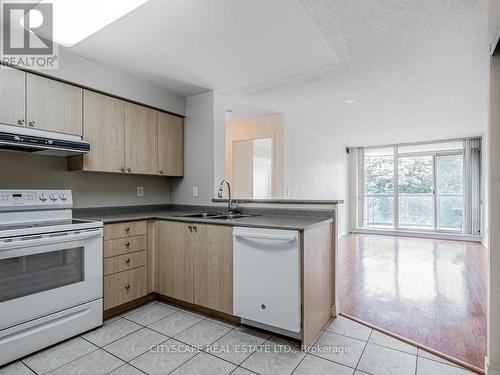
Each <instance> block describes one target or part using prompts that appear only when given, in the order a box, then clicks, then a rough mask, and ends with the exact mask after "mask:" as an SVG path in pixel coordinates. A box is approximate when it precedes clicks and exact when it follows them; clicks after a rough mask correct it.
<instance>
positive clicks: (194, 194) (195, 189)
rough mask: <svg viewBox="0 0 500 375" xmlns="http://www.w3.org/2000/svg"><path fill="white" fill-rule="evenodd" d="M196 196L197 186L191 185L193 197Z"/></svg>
mask: <svg viewBox="0 0 500 375" xmlns="http://www.w3.org/2000/svg"><path fill="white" fill-rule="evenodd" d="M197 196H198V186H193V197H197Z"/></svg>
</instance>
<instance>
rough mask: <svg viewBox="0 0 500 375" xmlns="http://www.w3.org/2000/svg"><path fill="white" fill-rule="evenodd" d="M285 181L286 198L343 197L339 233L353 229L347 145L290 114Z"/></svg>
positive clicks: (287, 128) (286, 145)
mask: <svg viewBox="0 0 500 375" xmlns="http://www.w3.org/2000/svg"><path fill="white" fill-rule="evenodd" d="M284 181H285V182H284V188H285V198H291V199H316V200H321V199H343V200H344V201H345V202H344V204H341V205H339V210H338V217H339V235H344V234H347V233H348V232H349V209H348V206H349V186H348V185H349V158H348V154H347V153H346V151H345V146H344V145H342V144H340V143H338V142H337V141H335V140H333V139H330V138H328V137H327V136H325V135H324V134H320V133H317V132H316V131H314V130H312V129H311V128H310V127H308V126H307V124H303V123H302V122H298V121H294V119H293V118H290V117H287V116H286V115H285V163H284ZM288 192H289V193H290V194H287V193H288Z"/></svg>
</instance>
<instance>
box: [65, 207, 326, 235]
mask: <svg viewBox="0 0 500 375" xmlns="http://www.w3.org/2000/svg"><path fill="white" fill-rule="evenodd" d="M100 211H101V212H96V211H94V212H88V213H86V212H85V211H84V210H82V211H80V212H77V213H76V214H75V215H74V216H75V218H78V219H92V220H101V221H103V222H104V223H105V224H109V223H119V222H124V221H137V220H146V219H157V220H170V221H181V222H187V223H205V224H219V225H231V226H238V227H254V228H269V229H288V230H298V231H303V230H306V229H309V228H311V227H314V226H317V225H323V224H328V223H331V222H333V219H332V218H327V217H324V216H323V217H320V216H318V217H314V216H285V215H266V214H264V215H258V216H249V217H244V218H239V219H230V220H224V219H201V218H193V217H190V218H186V217H181V216H179V215H185V214H188V213H190V212H187V211H185V210H170V209H166V210H154V211H151V210H145V211H143V212H141V211H140V210H134V211H133V212H121V213H106V209H102V210H100ZM193 212H196V211H192V212H191V213H193ZM198 212H202V211H198Z"/></svg>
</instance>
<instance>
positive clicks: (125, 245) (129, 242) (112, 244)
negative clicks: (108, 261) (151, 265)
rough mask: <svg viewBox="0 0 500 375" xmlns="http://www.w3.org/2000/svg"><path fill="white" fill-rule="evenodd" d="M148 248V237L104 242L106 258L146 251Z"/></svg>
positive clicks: (142, 236)
mask: <svg viewBox="0 0 500 375" xmlns="http://www.w3.org/2000/svg"><path fill="white" fill-rule="evenodd" d="M146 248H147V237H146V235H141V236H133V237H126V238H118V239H116V240H107V241H104V242H103V254H104V258H109V257H114V256H116V255H122V254H127V253H133V252H136V251H140V250H146Z"/></svg>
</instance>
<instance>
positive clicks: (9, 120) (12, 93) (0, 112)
mask: <svg viewBox="0 0 500 375" xmlns="http://www.w3.org/2000/svg"><path fill="white" fill-rule="evenodd" d="M25 75H26V73H24V72H22V71H20V70H17V69H11V68H7V67H4V66H2V68H1V69H0V95H1V97H2V100H0V123H2V124H7V125H18V126H24V125H25V121H24V115H25V107H24V95H25V91H24V87H25V85H24V83H25Z"/></svg>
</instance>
